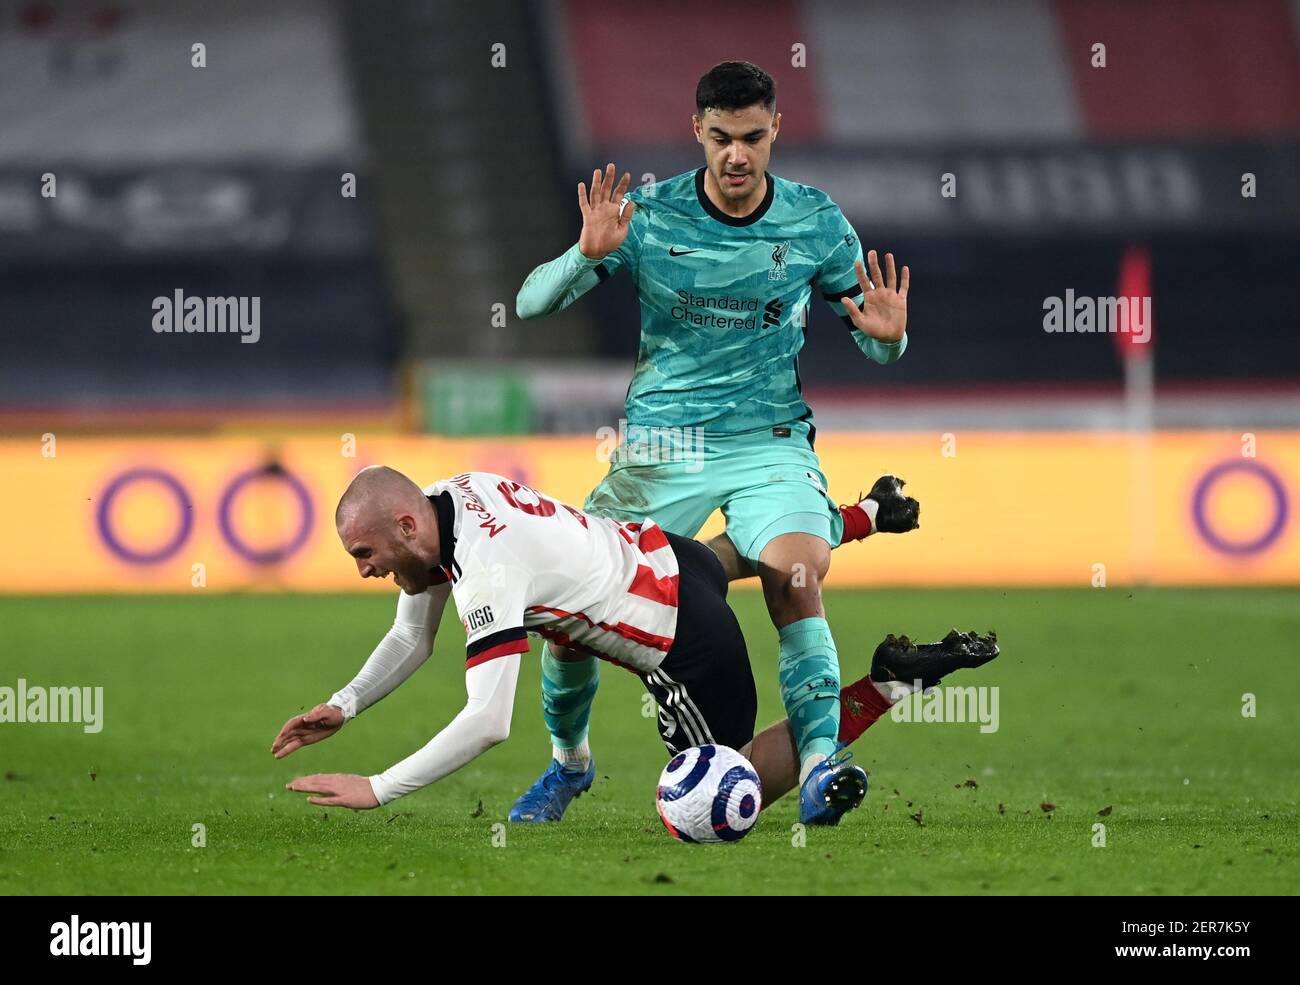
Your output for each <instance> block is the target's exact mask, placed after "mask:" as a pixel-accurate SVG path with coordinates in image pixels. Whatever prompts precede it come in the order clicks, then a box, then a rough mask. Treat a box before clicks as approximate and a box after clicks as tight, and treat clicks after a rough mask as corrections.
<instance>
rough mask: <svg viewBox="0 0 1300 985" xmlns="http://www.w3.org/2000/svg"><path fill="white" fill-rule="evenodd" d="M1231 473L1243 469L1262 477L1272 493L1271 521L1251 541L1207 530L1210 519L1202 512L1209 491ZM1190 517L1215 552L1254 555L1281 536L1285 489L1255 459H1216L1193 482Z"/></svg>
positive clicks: (1242, 555) (1284, 518)
mask: <svg viewBox="0 0 1300 985" xmlns="http://www.w3.org/2000/svg"><path fill="white" fill-rule="evenodd" d="M1232 472H1246V473H1248V474H1250V475H1253V476H1256V477H1257V478H1260V479H1262V480H1263V481H1264V485H1266V486H1267V487H1268V489H1269V492H1271V493H1272V494H1273V520H1272V522H1271V523H1270V524H1269V527H1268V529H1267V530H1265V531H1264V532H1263V533H1262V534H1260V535H1259V536H1258V537H1256V538H1255V539H1254V540H1246V541H1231V540H1227V539H1225V538H1223V537H1221V536H1219V534H1218V532H1217V531H1215V530H1213V529H1211V527H1210V522H1209V520H1208V518H1207V517H1206V514H1205V504H1206V501H1207V500H1208V499H1209V498H1210V492H1211V491H1212V490H1213V489H1214V486H1215V484H1216V483H1217V482H1218V481H1219V480H1220V479H1222V478H1223V477H1224V476H1226V475H1228V474H1230V473H1232ZM1192 519H1193V520H1194V521H1195V522H1196V530H1197V532H1198V533H1199V534H1200V535H1201V537H1202V539H1203V540H1204V541H1205V542H1206V543H1207V544H1209V545H1210V546H1211V547H1213V548H1214V549H1215V550H1216V551H1219V552H1221V553H1223V554H1231V555H1233V556H1235V557H1247V556H1249V555H1251V554H1258V553H1260V552H1261V551H1264V550H1267V549H1268V548H1269V547H1272V546H1273V542H1274V541H1276V540H1277V539H1278V537H1280V536H1281V535H1282V530H1283V529H1284V528H1285V527H1286V519H1287V498H1286V489H1285V487H1283V485H1282V480H1281V479H1279V478H1278V477H1277V473H1276V472H1274V471H1273V470H1272V469H1270V468H1267V467H1266V466H1264V465H1261V464H1260V463H1258V462H1252V461H1248V460H1245V459H1241V460H1238V459H1229V460H1228V461H1226V462H1220V463H1219V464H1218V465H1216V466H1214V468H1212V469H1210V471H1208V472H1206V473H1205V475H1204V476H1202V477H1201V481H1200V482H1198V483H1197V484H1196V491H1195V492H1194V493H1193V494H1192Z"/></svg>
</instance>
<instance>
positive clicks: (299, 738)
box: [271, 705, 343, 759]
mask: <svg viewBox="0 0 1300 985" xmlns="http://www.w3.org/2000/svg"><path fill="white" fill-rule="evenodd" d="M342 727H343V710H342V709H341V708H336V707H334V705H317V706H316V707H315V708H313V709H312V710H311V711H309V712H307V714H305V715H295V716H294V717H293V718H291V719H289V720H288V721H287V722H285V723H284V728H282V729H280V734H279V735H277V736H276V737H275V741H274V742H272V743H271V754H272V755H273V756H275V758H276V759H284V757H285V756H287V755H289V753H291V752H293V751H294V750H295V749H301V748H302V747H303V746H309V745H311V744H312V743H313V742H320V740H321V739H328V738H329V737H330V736H331V735H333V734H334V733H335V732H337V731H338V730H339V729H341V728H342Z"/></svg>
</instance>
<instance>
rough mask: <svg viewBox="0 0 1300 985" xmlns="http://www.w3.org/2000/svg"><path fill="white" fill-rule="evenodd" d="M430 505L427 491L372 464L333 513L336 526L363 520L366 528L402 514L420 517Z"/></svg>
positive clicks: (354, 478)
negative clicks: (423, 510)
mask: <svg viewBox="0 0 1300 985" xmlns="http://www.w3.org/2000/svg"><path fill="white" fill-rule="evenodd" d="M426 504H427V500H426V499H425V496H424V490H423V489H421V488H420V487H419V486H417V485H416V484H415V483H414V482H412V481H411V480H410V479H408V478H407V477H406V476H404V475H403V474H402V473H401V472H398V471H397V469H390V468H389V467H388V466H387V465H371V466H369V467H367V468H364V469H362V470H361V471H360V472H358V473H357V474H356V475H355V476H354V477H353V479H352V481H351V482H350V483H349V484H348V488H347V489H346V490H344V492H343V495H342V497H340V499H339V505H338V507H337V508H336V509H335V510H334V525H335V526H336V527H342V526H343V525H344V524H345V523H351V522H355V521H358V520H359V521H360V522H361V523H362V524H364V525H366V526H370V525H372V524H374V523H375V522H376V521H383V520H385V519H391V518H392V517H394V516H396V515H398V514H399V513H410V514H412V515H413V516H417V515H419V512H420V510H421V508H422V507H423V506H424V505H426Z"/></svg>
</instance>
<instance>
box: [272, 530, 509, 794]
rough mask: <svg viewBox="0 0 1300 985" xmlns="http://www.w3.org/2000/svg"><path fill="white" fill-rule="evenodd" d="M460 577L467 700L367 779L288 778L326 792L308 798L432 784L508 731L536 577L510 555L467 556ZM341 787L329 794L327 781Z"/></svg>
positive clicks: (301, 787) (304, 788)
mask: <svg viewBox="0 0 1300 985" xmlns="http://www.w3.org/2000/svg"><path fill="white" fill-rule="evenodd" d="M463 567H464V568H465V569H466V570H465V573H464V574H463V575H462V577H461V578H460V579H459V580H458V581H457V582H456V585H455V588H454V592H455V595H456V611H457V613H458V614H459V615H460V616H461V621H462V622H463V623H464V624H465V625H466V627H467V630H468V634H467V638H466V643H465V693H466V701H465V707H464V708H462V709H461V712H460V714H459V715H457V716H456V717H455V718H453V719H452V720H451V722H450V723H449V724H448V725H447V727H446V728H444V729H443V730H442V731H441V732H439V733H438V734H437V735H435V736H434V737H433V738H432V739H430V740H429V742H428V743H427V744H426V745H425V746H424V747H423V748H422V749H420V750H418V751H416V752H415V753H413V754H411V755H410V756H407V757H406V758H405V759H403V760H402V761H401V762H400V763H397V764H396V765H395V766H392V767H390V768H389V769H387V770H385V771H384V772H383V773H379V774H376V775H374V776H371V777H369V778H365V777H362V778H361V779H364V780H366V786H365V787H363V786H362V785H361V784H360V783H358V782H357V780H358V778H357V777H356V776H354V775H352V774H332V775H330V776H327V777H322V776H321V775H317V776H307V777H301V778H299V779H298V780H295V781H293V783H291V784H289V786H288V789H290V790H296V791H298V792H300V793H314V794H318V795H319V794H325V796H324V797H323V798H313V799H311V800H310V803H313V804H321V805H322V806H325V807H359V808H365V807H378V806H379V805H380V804H388V803H391V802H392V801H394V800H396V799H397V798H398V797H402V796H404V795H406V794H408V793H412V792H414V791H416V790H419V789H420V788H421V787H427V786H428V785H429V784H430V783H433V782H434V781H436V780H441V779H442V778H443V777H444V776H446V775H447V774H448V773H452V772H455V771H456V770H458V769H460V768H461V767H462V766H464V765H465V764H466V763H468V762H469V761H470V760H472V759H474V758H476V757H477V756H481V755H482V754H483V753H485V752H487V751H488V750H489V749H491V748H492V747H493V746H494V745H496V744H497V743H498V742H504V741H505V739H506V738H507V737H508V736H509V734H510V718H511V713H512V711H513V710H514V702H515V687H516V685H517V683H518V680H519V660H520V656H519V655H520V654H521V653H525V652H527V650H528V635H527V632H526V631H525V630H524V606H525V605H526V600H527V599H528V598H530V597H531V594H532V579H531V577H530V576H529V575H528V573H527V572H526V571H525V570H523V569H522V568H521V567H519V566H518V565H516V564H514V563H513V558H511V557H509V556H508V555H503V556H500V557H499V558H497V559H495V560H492V561H488V560H486V559H484V558H481V557H480V558H475V559H469V558H467V559H465V561H464V562H463ZM327 785H328V786H332V787H333V788H337V789H338V791H339V792H338V793H335V794H330V793H329V791H328V790H325V789H322V788H323V787H324V786H327Z"/></svg>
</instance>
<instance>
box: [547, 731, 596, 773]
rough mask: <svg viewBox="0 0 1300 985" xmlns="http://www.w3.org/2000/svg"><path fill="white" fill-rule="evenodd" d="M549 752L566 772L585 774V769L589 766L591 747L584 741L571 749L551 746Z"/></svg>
mask: <svg viewBox="0 0 1300 985" xmlns="http://www.w3.org/2000/svg"><path fill="white" fill-rule="evenodd" d="M551 751H552V753H553V754H554V756H555V758H556V759H558V760H559V761H560V765H561V766H563V767H564V768H565V769H566V770H573V771H575V772H577V773H585V772H587V767H589V766H590V765H591V746H589V745H587V740H586V739H583V740H582V741H581V742H580V743H578V745H576V746H574V747H573V748H572V749H561V748H560V747H559V746H556V745H552V746H551Z"/></svg>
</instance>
